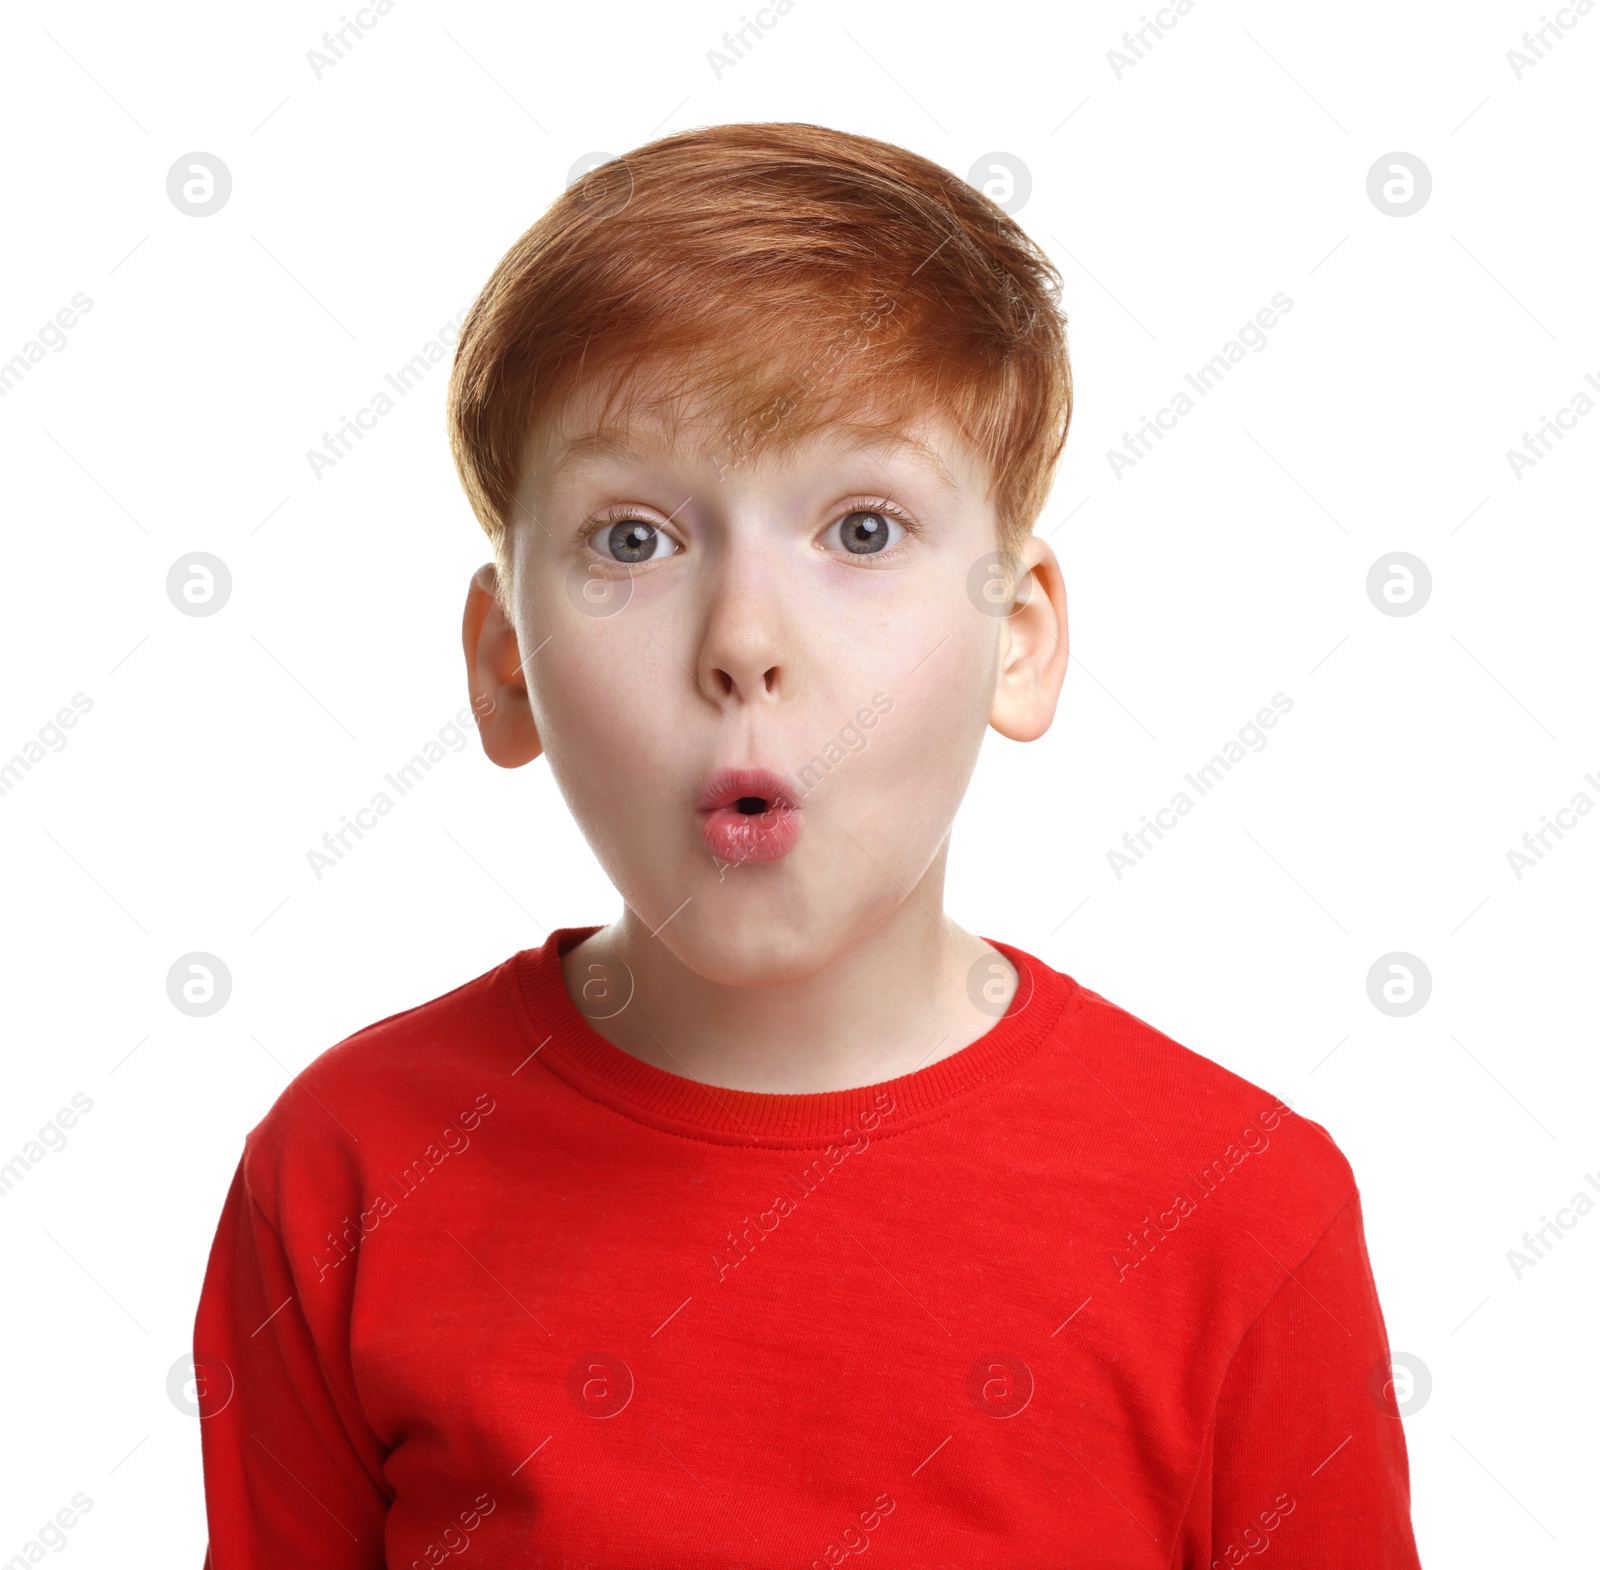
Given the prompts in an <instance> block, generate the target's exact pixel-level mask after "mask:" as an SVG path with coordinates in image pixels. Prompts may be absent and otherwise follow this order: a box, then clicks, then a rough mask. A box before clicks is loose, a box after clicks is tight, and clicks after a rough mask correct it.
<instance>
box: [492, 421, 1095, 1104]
mask: <svg viewBox="0 0 1600 1570" xmlns="http://www.w3.org/2000/svg"><path fill="white" fill-rule="evenodd" d="M593 396H594V395H593V394H590V395H589V396H587V397H580V398H578V399H576V400H575V401H574V402H573V403H572V404H571V405H570V406H569V408H568V409H567V410H566V411H565V414H564V417H563V419H562V421H561V423H560V426H559V427H558V428H557V429H556V430H554V431H551V432H549V433H545V435H544V439H543V440H542V441H541V442H540V443H539V444H538V445H537V446H531V447H530V460H529V462H528V463H527V465H526V466H525V471H524V474H523V476H522V482H521V486H520V489H519V492H518V496H517V500H516V506H515V509H514V518H515V520H516V521H515V524H514V532H513V544H512V555H511V559H512V573H511V576H512V585H511V589H510V593H509V595H508V598H509V600H510V617H509V619H508V618H507V617H506V616H505V615H503V614H502V612H501V611H500V609H499V607H498V606H497V604H496V603H495V599H494V594H493V589H494V583H495V575H494V569H493V568H492V567H485V568H482V569H480V570H479V572H478V573H477V574H476V575H475V577H474V580H473V585H472V588H471V590H470V591H469V596H468V603H467V613H466V618H465V622H464V628H463V636H464V642H465V645H466V653H467V664H468V676H469V682H470V684H471V689H472V692H473V693H474V695H478V696H480V698H481V696H482V695H487V696H488V697H489V698H491V699H492V700H493V708H492V710H491V712H490V713H489V714H488V716H487V717H486V718H485V719H484V721H483V722H482V724H481V727H480V734H481V737H482V740H483V744H484V748H485V750H486V752H487V753H488V754H489V756H490V757H491V758H493V759H494V760H495V761H496V762H498V763H501V764H503V765H506V766H516V765H518V764H521V763H525V762H527V761H529V760H531V759H532V758H534V757H536V756H537V755H538V754H539V753H540V752H543V754H544V755H545V757H546V758H547V759H548V762H549V766H550V768H551V769H552V771H553V772H554V775H555V779H556V782H557V784H558V786H559V788H560V790H561V792H562V795H563V796H564V798H565V799H566V802H567V804H568V806H569V807H570V809H571V811H572V813H573V816H574V817H575V818H576V820H577V822H578V825H579V827H580V828H581V830H582V832H583V834H584V836H585V838H586V839H587V840H588V842H589V844H590V846H591V847H592V848H593V850H594V853H595V855H596V856H597V858H598V859H599V861H600V863H601V865H602V866H603V867H604V869H605V871H606V873H607V875H608V876H609V877H610V879H611V880H612V882H613V884H614V885H615V886H616V888H617V890H618V892H619V893H620V894H621V896H622V899H623V902H624V907H625V908H624V911H623V914H622V916H621V917H620V918H619V919H618V920H617V921H615V922H613V923H612V924H611V925H609V926H607V927H605V928H603V929H602V930H601V931H600V932H598V933H596V934H594V935H593V936H592V937H590V938H589V939H587V940H586V941H585V942H583V943H582V944H580V945H579V946H578V947H577V948H575V949H573V950H572V951H570V952H569V953H568V955H567V956H566V959H565V962H564V963H565V968H566V975H567V979H568V986H569V991H572V992H574V994H575V995H576V994H577V992H578V990H579V988H580V987H581V986H582V981H583V978H584V977H585V976H592V975H593V974H594V972H593V970H592V967H593V966H594V965H596V964H599V965H602V966H604V967H606V969H607V970H608V971H609V972H611V973H612V974H613V976H614V977H615V978H616V981H617V985H618V988H619V995H620V993H621V992H627V993H629V994H631V998H632V1001H631V1002H630V1003H629V1005H628V1007H627V1008H626V1009H624V1010H623V1011H622V1012H621V1013H619V1014H617V1015H614V1016H611V1017H608V1018H606V1019H604V1020H599V1019H597V1020H595V1021H594V1025H595V1028H596V1029H597V1030H599V1031H600V1032H601V1034H603V1035H605V1036H606V1037H607V1039H609V1040H611V1041H612V1042H613V1043H614V1044H615V1045H617V1046H619V1047H621V1048H622V1049H623V1050H625V1051H629V1052H631V1053H633V1054H634V1055H635V1056H637V1057H640V1058H643V1059H644V1060H646V1061H648V1062H652V1063H655V1064H656V1065H657V1066H658V1067H661V1068H664V1069H666V1070H667V1071H669V1072H673V1073H678V1074H688V1075H690V1076H692V1077H694V1078H698V1079H703V1080H705V1081H706V1082H708V1083H712V1084H718V1085H726V1086H731V1087H736V1088H743V1089H752V1090H787V1091H810V1090H823V1089H835V1088H842V1087H843V1086H846V1085H857V1084H868V1083H875V1082H877V1081H878V1080H881V1079H884V1078H889V1077H893V1075H895V1074H899V1073H905V1072H909V1071H911V1070H912V1069H913V1068H916V1067H918V1066H925V1065H926V1064H927V1063H932V1062H936V1061H938V1060H939V1059H940V1058H942V1057H946V1056H948V1055H950V1053H952V1052H955V1051H958V1050H960V1048H961V1047H963V1046H966V1045H968V1044H969V1043H970V1042H971V1041H973V1040H975V1039H977V1037H978V1036H980V1035H982V1034H983V1033H984V1032H985V1031H986V1030H987V1029H989V1028H990V1027H991V1026H992V1025H993V1023H994V1019H993V1016H992V1014H989V1013H986V1012H984V1011H982V1010H980V1009H977V1008H975V1007H974V1006H973V1003H972V1001H971V999H970V997H969V996H968V992H967V985H966V978H967V974H968V971H969V970H970V968H971V967H972V966H973V964H974V963H977V962H979V961H982V960H984V959H986V958H988V959H998V956H997V954H996V952H995V951H994V950H993V949H991V948H990V947H989V946H988V945H987V944H985V943H984V942H983V941H982V940H981V939H979V938H976V937H974V936H972V935H971V934H969V933H966V932H964V931H962V930H961V929H960V928H959V927H957V926H956V925H955V924H954V923H953V922H950V921H948V920H947V919H946V918H944V917H943V915H942V894H943V883H944V868H945V858H946V852H947V847H948V836H949V833H950V829H951V823H952V820H953V819H954V817H955V813H956V809H957V807H958V806H959V804H960V802H961V798H962V795H963V793H964V792H965V789H966V786H967V782H968V780H969V778H970V776H971V773H972V769H973V766H974V764H975V763H976V761H977V756H978V750H979V746H980V744H981V742H982V739H983V734H984V731H985V729H986V728H988V727H989V726H993V727H994V728H995V729H997V730H999V731H1000V732H1001V733H1002V734H1004V735H1007V736H1009V737H1012V738H1013V739H1016V740H1032V739H1033V738H1034V737H1036V736H1038V735H1041V734H1043V732H1044V731H1045V730H1046V729H1047V728H1048V726H1049V724H1050V721H1051V719H1052V717H1053V715H1054V711H1055V705H1056V701H1057V697H1058V695H1059V692H1060V688H1061V683H1062V679H1063V677H1064V675H1065V669H1066V660H1067V641H1066V608H1065V594H1064V591H1063V588H1062V584H1061V577H1060V571H1059V568H1058V567H1057V564H1056V561H1055V557H1054V555H1053V553H1052V552H1051V550H1050V548H1049V546H1048V545H1046V544H1045V543H1044V542H1043V541H1042V540H1040V539H1038V538H1037V537H1031V538H1030V539H1029V540H1028V541H1027V542H1026V543H1025V544H1024V546H1023V548H1022V550H1021V551H1020V552H1019V553H1018V554H1019V555H1020V557H1021V561H1022V564H1023V574H1022V582H1023V584H1024V588H1023V590H1021V591H1019V599H1020V600H1021V601H1022V602H1023V603H1022V606H1021V608H1020V609H1019V610H1018V611H1016V612H1015V614H1013V615H1011V616H1010V617H1006V616H997V615H992V614H984V613H983V611H982V610H980V609H979V608H978V606H977V605H975V603H974V600H973V598H972V597H971V595H970V594H969V575H970V573H971V572H972V570H973V567H974V564H975V563H977V562H978V561H979V560H980V558H983V557H985V556H986V555H988V554H989V553H991V552H994V551H995V550H996V549H997V537H996V524H995V518H994V513H993V510H992V507H991V505H990V503H989V500H988V495H987V492H988V482H987V476H986V474H985V472H984V470H983V468H982V465H981V463H980V462H979V461H978V460H977V458H976V457H975V456H974V455H973V454H972V453H971V452H970V451H969V450H968V449H967V448H966V446H965V445H964V444H963V443H961V442H960V441H959V440H958V439H957V438H956V437H955V435H954V434H953V433H952V432H951V431H950V430H949V429H948V428H947V427H945V426H944V425H943V424H942V423H941V422H940V421H939V420H938V419H936V418H933V417H931V416H930V417H927V418H925V419H924V420H922V421H921V422H919V423H917V424H916V425H915V426H913V427H908V428H907V431H906V434H907V435H908V436H910V437H912V438H914V439H916V440H919V441H920V442H921V443H923V444H925V448H926V449H931V451H932V453H933V454H936V455H937V459H938V460H939V461H940V462H942V465H943V470H944V476H945V477H944V478H941V475H940V474H939V473H938V472H936V470H937V466H936V464H935V463H934V462H932V461H930V459H929V457H928V454H927V452H926V451H924V450H922V449H918V448H908V447H906V446H904V445H897V444H895V443H893V442H885V441H882V440H880V439H875V438H873V437H872V436H870V435H862V434H861V433H859V432H857V431H853V430H849V429H846V428H844V427H833V426H828V427H824V428H822V429H821V430H819V431H817V432H815V433H813V434H811V435H808V436H806V437H804V438H802V439H800V440H799V441H798V442H795V443H793V444H792V445H789V446H787V447H777V446H775V445H773V446H768V447H761V448H758V449H757V450H756V451H755V453H754V454H752V455H750V456H748V457H747V458H746V459H745V461H743V462H741V463H739V464H737V465H734V466H732V467H729V468H726V469H725V470H719V465H718V462H717V458H716V453H717V451H718V448H717V443H716V442H715V441H714V440H708V441H705V442H701V441H698V440H696V439H695V438H694V436H693V435H692V434H691V435H690V436H688V437H685V435H684V434H683V432H682V430H681V429H680V430H678V431H677V432H676V433H675V434H674V435H673V436H672V437H671V439H669V438H668V435H667V433H666V431H665V429H664V428H662V427H659V426H655V425H653V424H652V423H651V422H650V421H649V420H648V419H636V420H635V421H634V422H633V424H632V425H631V426H630V427H629V435H630V439H631V445H632V446H633V448H634V449H635V450H634V451H632V452H630V453H627V454H623V453H619V452H604V453H596V452H593V451H584V452H582V453H581V455H578V456H574V457H573V458H571V460H570V461H568V462H565V463H561V464H559V465H552V463H551V462H550V461H549V459H550V457H551V456H552V455H554V454H557V453H559V452H561V451H563V450H564V446H565V443H566V440H567V439H568V438H570V437H573V436H579V435H584V434H586V433H588V432H589V431H590V429H591V428H592V421H591V420H590V412H591V410H592V407H593V401H592V400H593ZM946 480H948V481H949V482H951V483H946ZM863 514H870V515H871V516H870V517H865V518H864V517H863V516H862V515H863ZM619 520H620V521H623V522H625V523H627V524H628V525H629V528H625V529H624V530H622V531H620V533H614V532H613V529H612V525H613V524H614V523H616V522H617V521H619ZM635 520H639V521H643V522H644V523H646V524H648V525H650V526H651V527H650V529H648V530H644V531H641V530H639V529H638V528H637V526H636V524H635ZM586 529H587V531H588V537H587V538H585V537H584V534H585V531H586ZM880 538H881V539H882V540H883V541H884V544H883V546H882V548H881V549H878V550H867V551H860V550H857V551H852V550H851V549H850V548H849V544H848V542H850V541H853V542H855V543H856V544H858V545H859V544H861V543H862V542H863V541H868V542H876V541H877V540H878V539H880ZM613 541H618V542H619V543H620V548H621V552H622V555H623V557H624V562H620V563H619V561H618V560H617V554H616V549H615V548H614V546H613V544H612V542H613ZM646 550H648V551H649V552H650V554H649V555H648V556H645V557H643V558H642V559H636V558H641V555H642V552H644V551H646ZM586 588H587V591H588V593H587V595H586V594H585V589H586ZM596 605H599V606H601V607H603V608H604V609H606V610H607V611H609V614H586V613H585V609H584V607H585V606H588V607H590V608H591V609H592V608H593V607H594V606H596ZM613 607H615V608H613ZM477 707H478V708H479V710H480V711H481V710H482V708H483V707H484V705H483V703H482V702H481V701H480V702H479V703H478V705H477ZM862 711H867V712H866V718H868V719H870V720H872V721H874V723H873V724H871V725H870V726H868V725H866V724H863V723H862V719H861V714H862ZM819 759H820V760H821V766H820V767H819V766H818V763H817V760H819ZM746 766H750V767H766V768H771V769H774V770H777V771H778V772H780V773H782V774H784V775H785V776H786V777H788V778H789V779H790V780H793V781H796V782H798V785H799V791H800V800H801V809H800V821H801V825H802V827H801V832H800V835H799V838H798V840H797V841H796V843H795V845H794V847H793V849H791V850H790V851H789V852H788V853H787V854H786V855H784V856H783V857H782V858H781V859H779V860H775V861H770V862H762V863H741V864H735V865H728V864H725V863H719V862H718V861H716V860H714V859H713V858H712V856H711V855H710V854H709V853H708V851H707V849H706V844H705V841H704V840H703V838H702V835H701V829H700V823H699V821H698V818H697V815H696V811H695V803H696V797H697V796H698V794H699V791H700V789H701V787H702V786H703V785H704V784H705V782H706V780H707V778H708V777H709V776H710V775H711V774H712V773H713V772H714V771H716V770H717V769H720V768H736V767H746ZM1019 822H1020V819H1019ZM975 827H977V826H975ZM1017 827H1018V825H1017V824H1011V825H1007V826H1006V833H1007V835H1010V834H1012V833H1014V832H1015V831H1016V829H1017ZM652 934H654V935H652ZM1000 963H1001V964H1002V965H1003V964H1004V963H1005V962H1004V961H1000ZM1007 968H1008V969H1009V967H1007ZM624 977H625V978H626V980H624V979H623V978H624ZM574 978H577V980H576V981H575V979H574Z"/></svg>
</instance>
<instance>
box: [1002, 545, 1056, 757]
mask: <svg viewBox="0 0 1600 1570" xmlns="http://www.w3.org/2000/svg"><path fill="white" fill-rule="evenodd" d="M1020 562H1021V569H1020V571H1019V573H1018V579H1017V592H1016V598H1015V600H1014V608H1013V610H1012V613H1011V614H1010V615H1009V616H1008V617H1006V618H1005V621H1004V622H1003V624H1002V628H1001V633H1000V662H999V669H998V671H997V672H996V675H995V690H994V705H993V707H992V708H991V709H990V712H989V724H990V725H991V726H992V727H993V728H994V729H995V730H997V731H999V732H1000V734H1001V735H1002V736H1005V737H1008V738H1009V739H1010V740H1012V741H1037V740H1038V738H1039V737H1041V736H1042V735H1044V733H1045V732H1046V731H1047V730H1049V728H1050V722H1051V721H1052V720H1053V719H1054V718H1055V713H1056V703H1057V701H1058V700H1059V699H1060V697H1061V684H1062V682H1063V681H1064V680H1065V679H1066V674H1067V591H1066V585H1065V584H1064V583H1063V581H1062V577H1061V565H1060V563H1059V562H1058V561H1057V560H1056V554H1055V552H1054V551H1053V550H1051V548H1050V546H1049V545H1048V544H1047V543H1046V542H1045V541H1044V540H1041V539H1040V538H1039V537H1038V535H1030V536H1029V537H1028V539H1027V542H1026V543H1025V544H1024V546H1023V548H1022V552H1021V555H1020Z"/></svg>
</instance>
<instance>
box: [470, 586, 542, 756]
mask: <svg viewBox="0 0 1600 1570" xmlns="http://www.w3.org/2000/svg"><path fill="white" fill-rule="evenodd" d="M496 582H497V578H496V573H495V568H494V564H493V563H492V562H485V563H484V565H483V566H481V567H480V568H479V569H478V570H477V571H476V572H475V573H473V575H472V582H471V583H470V584H469V585H468V587H467V605H466V610H465V612H464V613H463V614H462V618H461V647H462V652H463V653H464V654H465V655H466V660H467V694H468V696H469V697H470V698H471V700H472V712H473V714H474V715H475V716H476V718H477V722H478V736H479V739H480V740H481V741H482V742H483V750H484V753H485V754H486V755H487V756H488V758H489V759H490V760H491V761H492V762H494V763H498V764H499V765H500V767H501V768H503V769H515V768H520V767H521V766H522V765H523V764H524V763H531V762H532V761H533V760H534V759H535V758H537V757H538V756H539V754H540V752H542V751H543V750H544V749H543V744H542V743H541V742H540V740H539V731H538V727H537V726H536V725H535V724H534V721H533V707H532V705H531V704H530V703H529V701H528V680H527V676H526V674H525V673H524V671H523V669H522V652H521V649H520V648H519V647H518V643H517V629H516V628H515V626H513V625H512V623H511V622H510V620H509V619H508V618H507V616H506V613H505V611H504V610H503V609H502V608H501V605H500V599H499V595H498V594H497V593H496Z"/></svg>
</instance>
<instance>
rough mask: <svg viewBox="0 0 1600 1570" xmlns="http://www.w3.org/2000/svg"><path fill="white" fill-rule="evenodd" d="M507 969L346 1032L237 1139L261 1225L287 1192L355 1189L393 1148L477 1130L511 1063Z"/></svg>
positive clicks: (512, 1024) (513, 1028) (506, 965)
mask: <svg viewBox="0 0 1600 1570" xmlns="http://www.w3.org/2000/svg"><path fill="white" fill-rule="evenodd" d="M514 964H515V958H514V957H513V958H512V959H509V960H506V961H504V962H503V963H501V964H499V965H496V966H495V967H493V968H492V969H490V970H487V971H485V972H484V973H483V974H481V975H479V976H475V977H474V978H473V979H472V980H470V981H467V982H464V983H462V985H460V986H458V987H454V988H452V989H451V990H450V991H449V992H446V993H443V994H441V995H440V996H438V997H436V998H431V999H429V1000H428V1001H427V1002H424V1003H419V1004H416V1005H415V1006H413V1007H411V1008H407V1009H403V1010H401V1011H400V1012H398V1013H395V1014H391V1015H389V1016H388V1017H387V1018H384V1019H381V1020H378V1021H376V1022H375V1023H373V1024H371V1025H367V1026H365V1027H364V1028H362V1029H361V1030H358V1031H355V1032H354V1033H353V1034H351V1035H349V1036H346V1037H345V1038H344V1039H343V1040H342V1041H339V1042H338V1043H336V1044H335V1045H333V1046H331V1047H329V1048H328V1049H327V1050H326V1051H324V1052H322V1053H320V1054H319V1055H318V1056H317V1057H316V1058H314V1059H313V1060H312V1061H311V1062H310V1063H309V1064H307V1065H306V1067H305V1068H303V1069H302V1070H301V1071H300V1072H299V1073H298V1074H296V1075H294V1076H293V1078H292V1079H291V1080H290V1082H289V1084H288V1085H287V1086H286V1087H285V1088H284V1090H283V1092H282V1093H281V1094H280V1095H279V1096H278V1098H277V1100H276V1101H275V1102H274V1103H273V1104H272V1106H271V1108H270V1109H269V1110H268V1112H267V1114H266V1116H265V1117H264V1118H262V1120H261V1122H260V1123H258V1124H257V1125H256V1126H255V1128H253V1129H252V1130H251V1131H250V1133H249V1134H248V1135H247V1136H246V1139H245V1148H244V1157H243V1162H242V1170H243V1173H244V1180H245V1185H246V1187H247V1189H248V1190H249V1192H250V1194H251V1197H252V1198H253V1199H255V1200H256V1202H257V1203H258V1205H260V1207H261V1208H262V1209H263V1210H264V1211H265V1212H266V1214H267V1215H268V1216H269V1218H274V1219H275V1218H276V1217H277V1216H278V1215H279V1214H280V1213H281V1211H282V1209H283V1207H284V1205H285V1204H286V1203H289V1202H291V1201H292V1199H293V1196H294V1193H295V1191H297V1190H306V1191H311V1190H315V1189H317V1188H319V1187H320V1188H324V1189H331V1190H333V1191H336V1192H337V1191H342V1190H345V1189H349V1190H350V1191H351V1192H355V1191H357V1190H359V1189H360V1188H361V1186H362V1185H363V1183H364V1182H365V1181H367V1169H369V1168H371V1167H372V1166H373V1165H374V1163H375V1162H378V1161H382V1160H383V1159H384V1157H385V1155H386V1154H388V1153H390V1152H392V1151H393V1150H394V1149H396V1148H409V1146H410V1145H412V1144H416V1143H417V1142H418V1141H419V1140H421V1139H424V1138H426V1139H428V1140H431V1141H437V1140H439V1139H440V1138H441V1137H443V1135H444V1131H448V1130H450V1129H452V1128H456V1129H459V1128H462V1127H476V1120H477V1119H479V1118H481V1117H482V1116H483V1115H484V1113H483V1109H484V1107H485V1106H486V1105H487V1106H490V1107H492V1105H493V1092H492V1087H493V1085H494V1084H495V1083H496V1082H503V1080H504V1076H505V1074H506V1073H507V1072H508V1071H509V1070H510V1068H512V1067H514V1066H515V1054H516V1050H517V1045H518V1043H519V1042H520V1040H521V1036H520V1034H519V1033H518V1030H517V1025H516V1021H515V1018H514V1016H513V1015H512V1013H511V1011H510V1005H509V1002H508V997H507V992H508V986H507V984H508V982H509V980H510V972H511V969H512V967H513V966H514ZM508 1055H509V1056H510V1061H509V1062H502V1059H506V1058H507V1057H508ZM457 1103H459V1105H458V1104H457Z"/></svg>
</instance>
